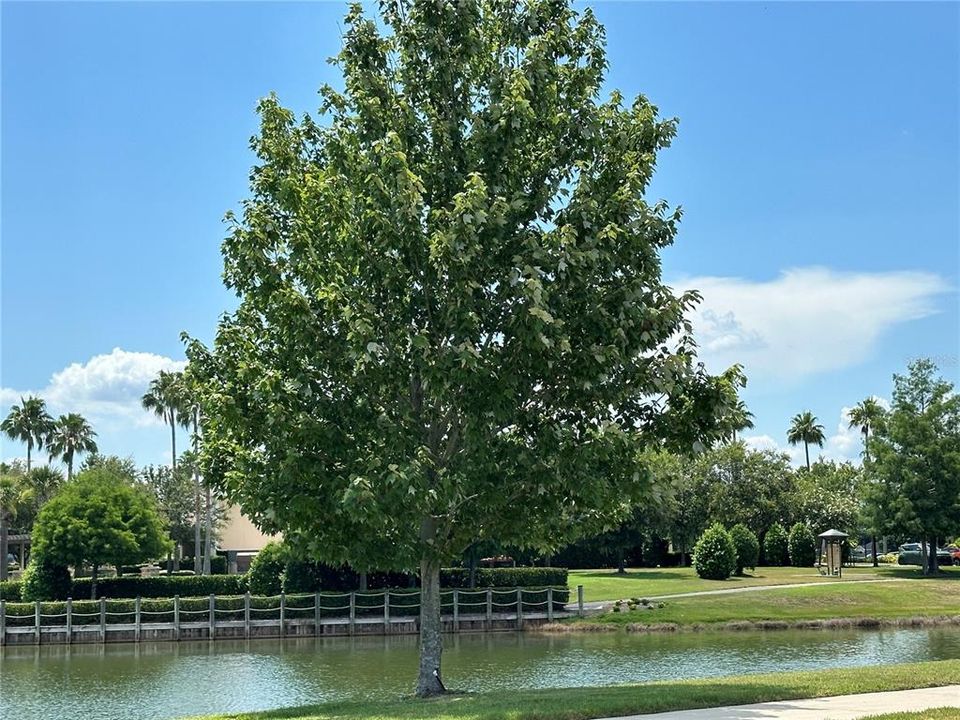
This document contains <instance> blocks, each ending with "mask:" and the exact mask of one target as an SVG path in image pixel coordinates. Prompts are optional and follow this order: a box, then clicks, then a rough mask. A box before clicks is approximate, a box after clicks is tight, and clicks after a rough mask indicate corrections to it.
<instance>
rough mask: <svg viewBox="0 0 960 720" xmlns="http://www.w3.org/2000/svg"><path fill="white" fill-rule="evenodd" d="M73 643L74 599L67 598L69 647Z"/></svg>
mask: <svg viewBox="0 0 960 720" xmlns="http://www.w3.org/2000/svg"><path fill="white" fill-rule="evenodd" d="M72 642H73V598H67V645H69V644H70V643H72Z"/></svg>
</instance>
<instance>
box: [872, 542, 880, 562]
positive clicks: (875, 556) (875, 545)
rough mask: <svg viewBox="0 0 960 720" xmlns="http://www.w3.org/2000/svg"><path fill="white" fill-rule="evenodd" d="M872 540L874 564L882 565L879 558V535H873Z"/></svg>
mask: <svg viewBox="0 0 960 720" xmlns="http://www.w3.org/2000/svg"><path fill="white" fill-rule="evenodd" d="M870 542H871V544H872V545H873V566H874V567H880V561H879V560H877V536H876V535H871V536H870Z"/></svg>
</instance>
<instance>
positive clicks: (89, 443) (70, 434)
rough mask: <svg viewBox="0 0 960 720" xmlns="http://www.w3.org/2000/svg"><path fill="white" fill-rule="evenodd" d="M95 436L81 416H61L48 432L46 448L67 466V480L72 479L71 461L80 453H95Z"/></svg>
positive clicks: (74, 414)
mask: <svg viewBox="0 0 960 720" xmlns="http://www.w3.org/2000/svg"><path fill="white" fill-rule="evenodd" d="M96 436H97V434H96V433H95V432H94V431H93V428H92V427H90V423H89V422H87V420H86V418H84V417H83V415H79V414H77V413H70V414H69V415H61V416H60V417H59V418H58V419H57V420H56V422H55V423H54V424H53V427H52V428H51V430H50V434H49V436H48V438H47V446H48V450H49V451H50V454H51V455H55V456H58V457H60V458H62V459H63V461H64V462H65V463H66V464H67V480H68V481H69V480H71V479H73V459H74V457H75V456H76V455H79V454H82V453H95V452H97V442H96V440H94V438H95V437H96Z"/></svg>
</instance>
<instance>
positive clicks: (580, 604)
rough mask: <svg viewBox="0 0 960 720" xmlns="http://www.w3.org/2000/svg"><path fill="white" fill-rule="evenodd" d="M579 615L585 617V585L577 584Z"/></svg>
mask: <svg viewBox="0 0 960 720" xmlns="http://www.w3.org/2000/svg"><path fill="white" fill-rule="evenodd" d="M577 615H579V616H580V617H583V585H577Z"/></svg>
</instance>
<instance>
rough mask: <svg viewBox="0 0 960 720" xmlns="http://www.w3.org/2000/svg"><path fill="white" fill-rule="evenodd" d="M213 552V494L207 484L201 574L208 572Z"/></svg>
mask: <svg viewBox="0 0 960 720" xmlns="http://www.w3.org/2000/svg"><path fill="white" fill-rule="evenodd" d="M212 552H213V496H212V494H211V492H210V486H209V485H208V486H207V517H206V520H205V522H204V538H203V574H204V575H209V574H210V555H211V554H212Z"/></svg>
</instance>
